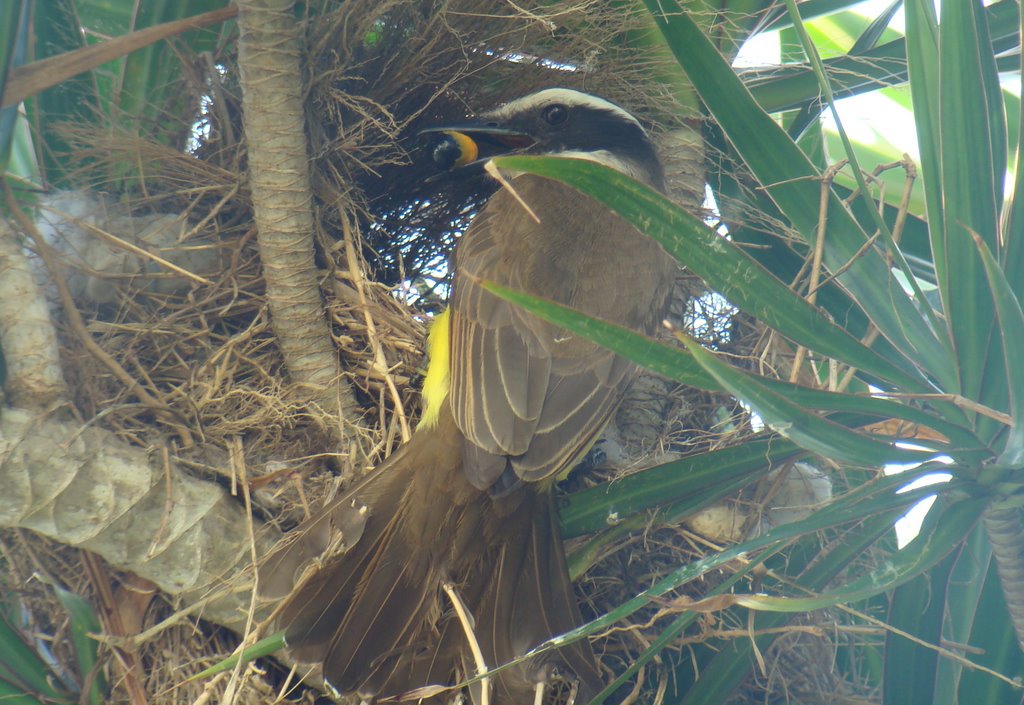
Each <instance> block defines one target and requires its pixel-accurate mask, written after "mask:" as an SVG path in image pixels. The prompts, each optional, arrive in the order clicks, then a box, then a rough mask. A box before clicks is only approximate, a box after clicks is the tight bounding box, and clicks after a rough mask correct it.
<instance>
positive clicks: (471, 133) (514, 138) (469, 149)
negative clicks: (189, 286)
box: [419, 122, 535, 181]
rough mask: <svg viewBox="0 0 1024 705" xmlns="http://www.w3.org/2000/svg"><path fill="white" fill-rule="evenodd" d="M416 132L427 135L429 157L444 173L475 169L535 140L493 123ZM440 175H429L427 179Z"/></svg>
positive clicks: (472, 170) (468, 124)
mask: <svg viewBox="0 0 1024 705" xmlns="http://www.w3.org/2000/svg"><path fill="white" fill-rule="evenodd" d="M419 134H420V135H426V136H427V137H428V138H429V140H430V143H429V144H430V146H429V149H430V154H431V158H432V159H433V162H434V164H435V165H437V166H438V167H440V168H441V169H444V170H445V172H451V171H454V170H458V171H459V172H463V171H467V172H476V171H479V168H480V167H482V166H483V165H484V163H486V162H487V160H489V159H491V158H492V157H497V156H500V155H503V154H509V153H511V152H515V151H518V150H522V149H526V148H528V147H530V146H532V145H533V144H534V142H535V140H534V139H533V138H532V137H530V136H529V135H527V134H526V133H524V132H520V131H518V130H512V129H509V128H507V127H502V126H500V125H498V124H497V123H493V122H492V123H483V122H478V123H465V124H462V125H445V126H439V127H428V128H427V129H425V130H420V132H419ZM441 176H443V175H442V174H438V175H437V176H432V177H430V178H429V179H428V181H435V180H437V179H438V178H441Z"/></svg>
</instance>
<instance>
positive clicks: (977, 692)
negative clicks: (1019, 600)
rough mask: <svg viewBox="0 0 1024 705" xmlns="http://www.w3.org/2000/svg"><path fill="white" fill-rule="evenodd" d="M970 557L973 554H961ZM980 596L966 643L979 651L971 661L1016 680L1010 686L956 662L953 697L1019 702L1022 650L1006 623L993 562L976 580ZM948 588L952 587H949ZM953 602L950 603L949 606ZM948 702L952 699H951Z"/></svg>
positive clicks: (1023, 663) (1007, 617) (1021, 697)
mask: <svg viewBox="0 0 1024 705" xmlns="http://www.w3.org/2000/svg"><path fill="white" fill-rule="evenodd" d="M965 559H966V560H974V557H973V556H965ZM978 583H979V587H980V590H981V595H980V597H979V599H978V610H977V613H976V615H975V619H974V622H973V624H972V625H971V626H972V627H973V628H972V629H971V632H970V635H969V638H968V639H967V643H969V644H970V645H971V646H972V647H975V648H977V649H978V650H979V652H980V653H979V654H978V655H972V656H971V661H974V662H976V663H978V664H979V665H982V666H986V667H988V668H990V669H992V670H993V671H995V672H996V673H999V674H1002V675H1004V676H1006V677H1007V678H1010V679H1012V680H1014V681H1016V685H1010V684H1009V683H1006V682H1004V681H1002V680H1000V679H998V678H995V677H993V676H992V675H991V674H990V673H984V672H982V671H978V670H975V669H971V668H966V667H964V666H960V665H959V664H957V667H958V668H959V669H961V675H960V680H959V683H958V687H957V690H956V691H955V696H958V698H959V699H958V700H956V701H955V702H956V703H957V704H958V705H959V704H962V703H968V702H976V703H1000V704H1001V703H1019V702H1021V701H1022V700H1024V695H1022V688H1021V685H1020V684H1021V683H1024V653H1022V652H1021V648H1020V646H1019V645H1018V643H1017V638H1016V633H1015V632H1014V630H1013V628H1012V627H1011V626H1010V613H1009V610H1007V608H1006V599H1005V594H1004V593H1003V588H1002V584H1001V582H1000V580H999V575H998V572H997V568H996V564H995V561H992V562H991V563H990V564H989V565H988V571H987V572H986V573H985V574H984V575H982V576H981V578H980V579H979V580H978ZM951 587H952V586H951ZM952 607H953V605H952V604H950V608H952ZM951 702H952V701H951Z"/></svg>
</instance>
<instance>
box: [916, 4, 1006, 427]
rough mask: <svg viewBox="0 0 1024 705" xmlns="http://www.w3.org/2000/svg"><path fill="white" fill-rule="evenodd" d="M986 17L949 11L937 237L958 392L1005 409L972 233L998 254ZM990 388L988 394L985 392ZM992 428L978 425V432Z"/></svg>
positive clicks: (997, 133) (996, 132)
mask: <svg viewBox="0 0 1024 705" xmlns="http://www.w3.org/2000/svg"><path fill="white" fill-rule="evenodd" d="M976 10H978V11H976ZM979 13H980V6H977V5H976V3H972V2H947V3H944V4H943V6H942V25H941V27H940V34H939V37H940V39H939V62H940V74H939V125H940V129H941V138H940V153H941V159H942V197H943V208H944V210H943V221H942V226H943V227H942V228H941V229H940V228H934V230H933V236H932V248H933V250H935V251H936V252H937V253H939V252H941V256H940V255H939V254H936V258H935V259H936V274H937V276H938V282H939V291H940V293H941V295H942V300H943V304H944V308H945V311H946V316H947V320H948V325H949V328H950V333H951V336H952V339H953V341H954V345H955V348H956V355H957V359H958V360H959V363H960V364H959V370H960V382H959V388H958V391H959V392H960V393H961V394H963V395H964V396H966V397H968V398H970V399H975V400H977V401H980V402H981V403H983V404H986V405H988V406H992V407H995V408H1000V407H1001V404H1000V403H999V399H1000V396H1001V394H1000V393H1001V392H1002V391H1005V383H1000V382H999V381H998V380H993V381H992V382H990V384H989V385H985V384H984V378H985V375H986V371H987V367H988V365H989V364H990V363H994V364H998V359H999V357H998V353H997V349H996V348H995V346H994V345H993V342H994V341H993V334H994V327H993V323H994V319H995V316H994V313H995V311H994V310H993V303H992V293H991V292H990V290H989V288H988V286H987V285H986V278H985V273H984V271H983V267H982V264H981V261H980V259H979V255H978V250H977V248H976V247H975V246H974V242H973V240H972V236H971V234H972V233H976V234H977V235H979V236H980V237H981V238H982V239H983V240H984V241H985V243H986V245H987V246H988V247H989V249H990V250H992V251H998V247H999V244H998V243H997V242H996V239H997V222H998V212H999V201H1000V195H999V194H1001V193H1002V180H1003V174H1004V171H1005V168H1004V166H1000V165H1005V161H1004V160H1005V123H1004V122H1003V113H1002V102H1001V101H1002V97H1001V93H1000V92H999V89H998V77H997V76H996V72H995V65H994V61H993V58H992V53H991V48H990V45H989V42H988V34H987V27H986V25H985V22H984V21H983V18H982V17H981V16H980V14H979ZM993 90H995V92H996V95H994V96H993V95H992V92H993ZM940 263H942V265H943V266H940ZM993 385H995V386H994V387H993ZM985 386H988V387H989V389H988V390H984V391H983V387H985ZM991 426H992V424H991V423H990V422H987V421H985V420H984V419H981V420H979V427H991ZM986 435H987V434H986Z"/></svg>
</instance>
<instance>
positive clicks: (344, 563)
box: [259, 419, 601, 705]
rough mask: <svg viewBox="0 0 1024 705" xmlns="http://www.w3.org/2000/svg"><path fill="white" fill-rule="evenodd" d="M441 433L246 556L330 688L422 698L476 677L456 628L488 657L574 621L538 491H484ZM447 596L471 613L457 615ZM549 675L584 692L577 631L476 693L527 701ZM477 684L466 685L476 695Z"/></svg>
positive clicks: (554, 532) (494, 661)
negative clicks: (272, 544) (257, 556)
mask: <svg viewBox="0 0 1024 705" xmlns="http://www.w3.org/2000/svg"><path fill="white" fill-rule="evenodd" d="M449 423H451V424H452V426H454V424H453V423H452V422H451V421H450V419H443V420H442V422H441V425H442V427H443V426H444V425H446V424H449ZM444 430H445V429H444V428H442V429H440V431H442V432H440V433H429V434H423V433H418V434H416V435H415V436H414V437H413V439H412V440H411V441H410V442H409V443H408V444H406V446H405V447H404V448H403V449H402V450H400V451H399V452H398V453H397V454H396V455H395V456H393V457H392V459H391V460H389V461H388V462H387V463H385V464H384V465H383V466H382V467H381V468H379V469H377V470H376V471H374V472H373V473H372V474H371V475H369V476H368V477H367V478H366V479H364V480H362V481H360V482H358V483H357V484H356V485H355V486H354V487H353V488H352V489H351V490H349V491H348V492H346V493H345V494H344V495H342V496H341V497H339V498H338V499H336V500H335V501H334V502H332V503H331V504H330V505H329V506H328V507H326V508H325V509H324V510H323V511H322V512H321V513H320V514H319V515H317V516H316V517H314V518H312V519H310V520H309V521H308V522H306V523H305V524H304V525H303V526H301V527H299V529H297V530H296V531H295V532H293V534H294V535H295V538H286V539H285V540H284V541H283V542H282V544H281V545H279V546H278V547H277V548H275V549H274V551H272V552H271V554H270V555H269V556H268V557H267V559H266V560H265V561H264V562H263V564H262V565H261V567H260V571H259V584H260V593H261V595H262V596H264V597H267V598H271V599H278V598H282V597H285V596H287V598H288V601H287V603H286V604H285V606H284V608H283V609H282V610H281V612H280V616H279V619H278V624H279V626H280V627H283V628H284V629H285V630H286V639H287V643H288V646H289V648H290V649H291V652H292V655H293V656H294V657H295V658H296V659H297V660H298V661H300V662H306V663H320V664H322V665H323V672H324V677H325V679H326V680H327V682H329V683H330V684H331V685H332V686H333V687H334V688H335V689H337V690H338V691H340V692H342V693H356V694H358V695H359V696H360V697H361V698H363V699H365V700H373V699H374V698H377V699H382V698H394V697H397V696H400V695H402V694H403V693H410V692H411V691H418V692H419V693H420V694H421V695H422V696H423V697H426V696H428V695H429V694H431V693H432V692H434V691H432V690H431V689H430V688H427V686H435V685H451V684H453V683H457V682H459V680H462V679H466V678H468V677H471V676H473V675H476V673H477V661H478V660H479V656H477V657H474V656H473V655H472V654H473V649H472V648H471V647H470V638H471V637H470V636H468V635H467V628H468V629H471V631H472V634H473V636H472V639H474V640H475V641H476V642H477V644H478V646H479V654H480V656H482V658H483V661H484V663H485V664H486V665H487V666H488V667H491V668H493V667H494V666H497V665H501V664H503V663H507V662H508V661H511V660H512V659H513V658H515V657H517V656H521V655H522V654H524V653H525V652H527V651H529V650H530V649H531V648H533V647H534V646H536V645H538V644H539V643H541V642H543V641H545V640H546V639H548V638H550V637H551V636H554V635H556V634H560V633H563V632H565V631H568V630H569V629H571V628H573V627H574V626H576V625H577V624H578V623H579V621H580V615H579V609H578V607H577V604H576V600H575V597H574V595H573V591H572V585H571V584H570V582H569V578H568V573H567V571H566V566H565V557H564V553H563V550H562V542H561V538H560V536H559V532H558V525H557V518H556V517H555V515H554V512H553V508H552V502H551V496H550V493H549V492H537V491H536V490H535V489H534V487H533V486H529V487H525V488H522V489H521V490H517V491H516V492H513V493H512V494H510V495H509V496H506V497H502V498H500V499H492V498H491V497H489V496H488V495H487V493H486V492H481V491H479V490H477V489H476V488H474V487H473V486H472V485H470V483H469V482H468V481H467V480H466V479H465V476H464V474H463V473H462V472H461V467H460V463H461V447H460V445H461V444H460V443H458V442H457V441H456V440H455V436H454V434H451V433H444V432H443V431H444ZM455 600H459V601H461V602H462V603H463V604H464V605H465V606H466V607H467V608H468V611H469V613H470V614H471V615H472V617H473V619H474V620H475V623H463V622H462V621H460V620H459V618H458V616H457V610H456V609H454V601H455ZM556 676H561V677H562V678H564V679H566V680H568V681H570V682H571V681H578V683H579V693H578V700H579V701H580V702H587V700H588V699H589V696H591V695H594V694H596V691H597V689H598V688H599V687H600V685H601V683H600V679H599V676H598V674H597V671H596V668H595V665H594V655H593V652H592V651H591V649H590V646H589V644H587V643H586V641H583V642H577V643H575V644H573V645H570V646H567V647H563V648H562V649H559V650H558V651H554V652H549V653H546V654H542V655H540V656H538V657H535V658H533V659H531V660H529V661H527V662H526V663H524V664H520V665H519V666H517V667H514V668H510V669H507V670H505V671H502V672H501V673H499V674H496V675H495V676H493V677H491V678H490V679H489V680H488V682H489V685H488V686H486V687H489V688H491V689H492V690H491V697H490V698H489V702H490V703H492V704H494V705H513V704H514V705H522V704H526V705H528V704H529V703H532V702H533V697H534V692H535V689H536V687H537V684H538V683H543V682H551V681H552V680H553V678H554V677H556ZM483 687H485V686H483V685H481V684H477V685H475V686H473V688H471V693H472V694H473V699H474V700H475V701H476V702H477V703H478V704H479V703H480V701H481V688H483ZM421 688H426V689H425V690H419V689H421ZM438 697H439V700H448V699H449V698H450V694H449V696H448V697H445V696H441V695H439V696H438Z"/></svg>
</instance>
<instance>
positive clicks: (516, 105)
mask: <svg viewBox="0 0 1024 705" xmlns="http://www.w3.org/2000/svg"><path fill="white" fill-rule="evenodd" d="M555 103H561V104H563V105H567V106H583V107H588V108H594V109H595V110H605V111H607V112H611V113H615V114H616V115H618V116H619V117H621V118H622V119H623V120H626V121H628V122H631V123H633V124H634V125H636V126H637V127H641V125H640V121H639V120H637V119H636V118H635V117H633V116H632V115H630V114H629V113H628V112H626V111H625V110H623V109H622V108H620V107H619V106H617V105H616V104H615V103H612V102H611V101H607V100H605V99H604V98H598V97H597V96H593V95H590V94H589V93H582V92H580V91H574V90H572V89H571V88H546V89H545V90H542V91H538V92H536V93H531V94H530V95H528V96H523V97H522V98H517V99H516V100H513V101H510V102H508V103H505V104H504V105H502V106H501V107H500V108H496V109H494V110H492V111H490V112H489V113H487V115H488V117H496V118H506V117H509V116H511V115H515V114H517V113H523V112H529V111H531V110H535V109H537V108H539V107H541V106H543V105H552V104H555Z"/></svg>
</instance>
